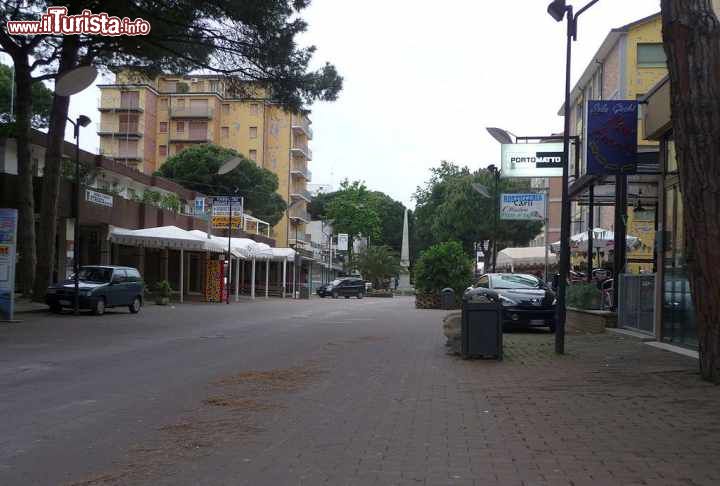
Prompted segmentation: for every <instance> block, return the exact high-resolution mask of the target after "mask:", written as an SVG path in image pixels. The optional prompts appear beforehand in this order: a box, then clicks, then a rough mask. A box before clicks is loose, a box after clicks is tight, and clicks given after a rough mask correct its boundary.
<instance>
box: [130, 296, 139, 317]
mask: <svg viewBox="0 0 720 486" xmlns="http://www.w3.org/2000/svg"><path fill="white" fill-rule="evenodd" d="M141 305H142V301H141V300H140V297H135V298H134V299H133V301H132V304H130V305H129V306H128V309H130V312H132V313H133V314H137V313H138V312H140V306H141Z"/></svg>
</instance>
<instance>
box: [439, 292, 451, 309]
mask: <svg viewBox="0 0 720 486" xmlns="http://www.w3.org/2000/svg"><path fill="white" fill-rule="evenodd" d="M440 307H442V308H443V309H445V310H450V309H452V308H453V307H455V291H454V290H453V289H451V288H444V289H442V290H441V291H440Z"/></svg>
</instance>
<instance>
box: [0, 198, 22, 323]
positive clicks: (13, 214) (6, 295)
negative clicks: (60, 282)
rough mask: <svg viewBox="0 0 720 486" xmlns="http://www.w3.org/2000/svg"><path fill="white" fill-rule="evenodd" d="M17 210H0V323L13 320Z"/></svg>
mask: <svg viewBox="0 0 720 486" xmlns="http://www.w3.org/2000/svg"><path fill="white" fill-rule="evenodd" d="M17 220H18V212H17V209H6V208H0V321H3V320H4V321H11V320H12V319H13V311H14V300H15V251H16V245H17Z"/></svg>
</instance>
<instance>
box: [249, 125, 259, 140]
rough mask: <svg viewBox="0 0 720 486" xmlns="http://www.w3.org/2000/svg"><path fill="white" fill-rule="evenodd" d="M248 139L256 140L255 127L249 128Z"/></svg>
mask: <svg viewBox="0 0 720 486" xmlns="http://www.w3.org/2000/svg"><path fill="white" fill-rule="evenodd" d="M250 138H257V127H250Z"/></svg>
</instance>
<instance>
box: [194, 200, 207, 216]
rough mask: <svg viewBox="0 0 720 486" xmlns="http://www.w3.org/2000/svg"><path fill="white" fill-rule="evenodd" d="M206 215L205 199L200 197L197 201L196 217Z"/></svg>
mask: <svg viewBox="0 0 720 486" xmlns="http://www.w3.org/2000/svg"><path fill="white" fill-rule="evenodd" d="M204 215H205V198H204V197H198V198H196V199H195V216H204Z"/></svg>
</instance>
